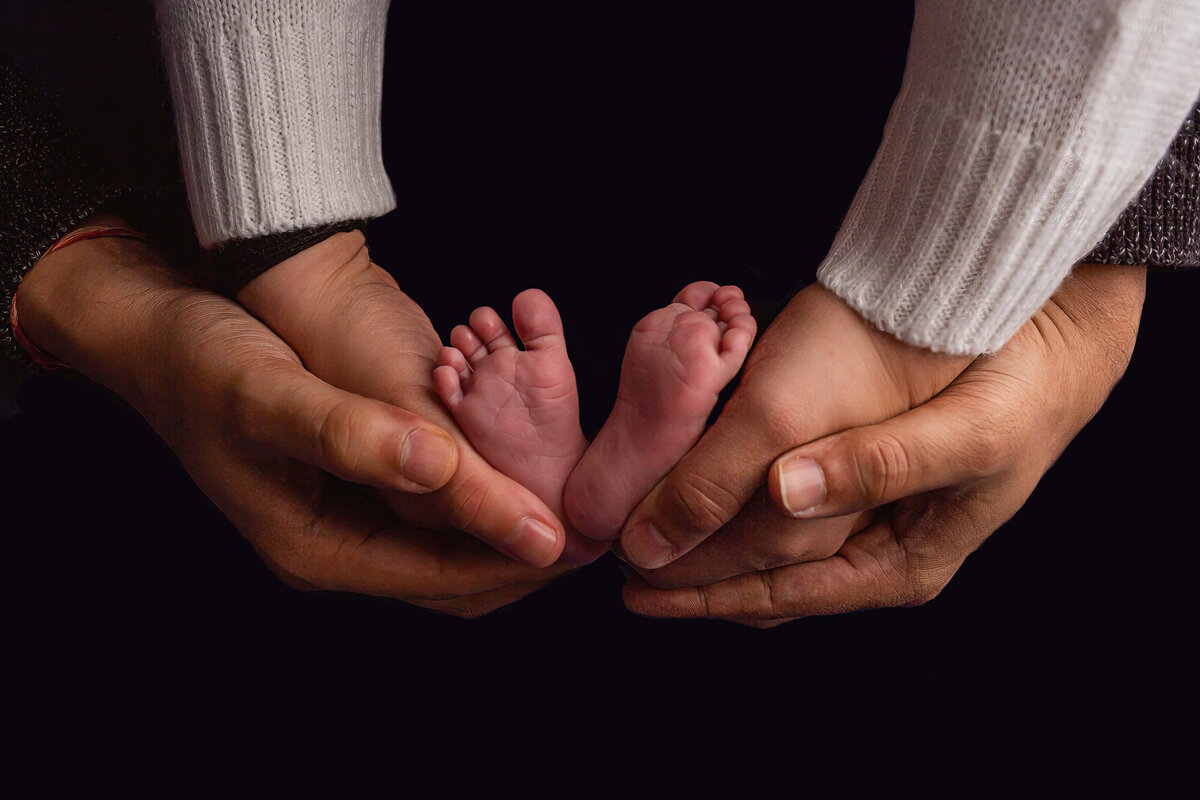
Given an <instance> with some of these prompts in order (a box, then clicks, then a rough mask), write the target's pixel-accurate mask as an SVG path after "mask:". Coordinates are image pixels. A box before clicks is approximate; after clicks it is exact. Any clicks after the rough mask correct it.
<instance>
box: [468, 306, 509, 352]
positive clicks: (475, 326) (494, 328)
mask: <svg viewBox="0 0 1200 800" xmlns="http://www.w3.org/2000/svg"><path fill="white" fill-rule="evenodd" d="M469 322H470V323H471V330H473V331H475V335H476V336H478V337H479V339H480V341H482V342H483V343H484V344H485V345H487V349H488V352H495V351H496V350H501V349H503V348H505V347H516V346H517V342H516V340H515V339H513V337H512V334H511V333H509V332H508V326H507V325H505V324H504V321H503V320H501V319H500V315H499V314H497V313H496V309H494V308H491V307H490V306H483V307H481V308H477V309H475V310H474V311H472V312H471V317H470V320H469Z"/></svg>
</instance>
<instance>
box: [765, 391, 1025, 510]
mask: <svg viewBox="0 0 1200 800" xmlns="http://www.w3.org/2000/svg"><path fill="white" fill-rule="evenodd" d="M993 424H995V425H996V427H997V429H996V430H992V429H991V428H990V427H989V426H991V425H993ZM998 428H999V423H995V422H994V420H993V419H992V418H991V417H988V416H986V415H975V414H971V413H969V409H968V410H967V411H964V408H963V404H962V398H961V397H952V396H951V395H950V394H946V395H942V396H939V397H936V398H934V399H933V400H931V401H930V402H928V403H926V404H925V405H922V406H918V407H917V408H915V409H913V410H912V411H908V412H906V413H904V414H900V415H899V416H896V417H893V418H892V419H889V420H886V421H884V422H881V423H879V424H876V425H866V426H863V427H860V428H851V429H849V430H846V431H843V432H841V433H836V434H833V435H832V436H826V437H825V438H823V439H819V440H817V441H815V442H812V443H810V444H806V445H804V446H802V447H798V448H796V449H795V450H792V451H790V452H788V453H784V454H783V455H781V456H780V457H779V458H778V459H776V461H775V463H774V464H772V466H771V470H770V473H769V475H768V480H767V485H768V488H769V490H770V493H771V497H772V499H773V500H774V501H775V503H776V505H777V506H778V507H779V508H780V509H782V510H783V511H784V512H785V513H787V514H790V515H791V516H794V517H798V518H806V519H807V518H813V517H829V516H839V515H842V514H849V513H852V512H855V511H862V510H865V509H869V508H876V507H878V506H881V505H884V504H886V503H891V502H894V501H896V500H900V499H902V498H904V497H911V496H914V495H918V494H923V493H925V492H929V491H933V490H934V489H941V488H944V487H947V486H956V485H960V484H963V483H965V482H967V481H970V480H973V479H976V478H979V477H981V476H983V475H986V474H988V473H989V472H991V471H992V470H993V469H994V468H995V467H996V465H997V460H998V458H999V457H1000V456H999V455H998V452H999V450H998V448H1001V447H1003V446H1004V439H1005V438H1006V437H1005V436H1003V432H1002V431H1000V430H999V429H998Z"/></svg>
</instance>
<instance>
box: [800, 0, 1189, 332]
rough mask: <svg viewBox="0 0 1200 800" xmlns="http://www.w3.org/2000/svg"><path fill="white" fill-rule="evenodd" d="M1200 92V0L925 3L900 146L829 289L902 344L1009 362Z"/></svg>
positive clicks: (879, 161) (874, 173)
mask: <svg viewBox="0 0 1200 800" xmlns="http://www.w3.org/2000/svg"><path fill="white" fill-rule="evenodd" d="M1197 94H1200V0H1005V2H997V1H996V0H918V2H917V7H916V19H915V21H914V24H913V34H912V44H911V46H910V49H909V55H908V65H907V67H906V70H905V74H904V81H903V84H902V87H901V90H900V94H899V95H898V96H897V98H896V101H895V103H894V105H893V106H892V111H891V115H890V116H889V117H888V122H887V126H886V128H885V131H884V136H883V142H882V144H881V145H880V147H879V151H878V152H877V153H876V155H875V160H874V162H873V163H872V165H871V167H870V169H869V171H868V172H867V175H866V178H865V179H864V180H863V183H862V185H861V186H860V187H859V190H858V193H857V195H856V196H855V198H854V202H853V203H852V204H851V207H850V210H849V212H848V213H847V215H846V218H845V219H844V220H843V222H842V227H841V229H840V230H839V232H838V235H837V238H836V239H835V240H834V243H833V247H832V248H831V250H830V252H829V255H828V256H827V257H826V259H825V261H824V262H823V263H822V265H821V268H820V270H819V271H818V279H819V280H820V281H821V283H823V284H824V285H825V286H826V287H828V288H829V289H830V290H832V291H833V292H835V293H836V294H837V295H838V296H840V297H841V298H842V299H843V300H845V301H846V302H847V303H849V304H850V305H851V306H853V307H854V308H855V309H857V310H858V311H859V312H860V313H861V314H862V315H863V316H864V317H866V318H867V319H869V320H870V321H872V322H873V323H875V324H876V325H878V326H879V327H880V328H882V329H883V330H886V331H888V332H889V333H892V334H893V335H895V336H897V337H899V338H901V339H903V340H905V341H908V342H910V343H912V344H916V345H919V346H922V347H927V348H931V349H933V350H937V351H941V352H948V353H956V354H963V355H971V354H977V353H986V352H994V351H995V350H998V349H999V348H1000V347H1001V346H1002V345H1003V344H1004V343H1005V342H1006V341H1007V340H1008V339H1009V337H1011V336H1012V335H1013V334H1014V333H1016V331H1017V330H1018V329H1019V328H1020V327H1021V325H1022V324H1024V323H1025V321H1026V320H1028V319H1029V318H1030V317H1031V316H1032V315H1033V314H1034V313H1035V312H1036V311H1037V310H1038V308H1040V307H1041V305H1042V304H1043V303H1044V302H1045V301H1046V300H1047V299H1048V298H1049V297H1050V295H1051V294H1053V292H1054V290H1055V289H1056V288H1057V287H1058V285H1059V284H1060V283H1061V282H1062V280H1063V278H1064V277H1066V275H1067V273H1068V272H1069V271H1070V269H1071V267H1072V265H1073V264H1074V263H1075V262H1076V261H1077V260H1078V259H1079V258H1081V257H1082V256H1083V255H1085V254H1086V253H1087V252H1088V251H1089V250H1090V249H1091V248H1092V247H1093V246H1094V245H1095V244H1096V242H1097V241H1098V240H1100V239H1101V238H1102V237H1103V236H1104V234H1105V232H1106V230H1107V229H1108V227H1109V226H1110V225H1111V224H1112V223H1113V222H1114V221H1115V220H1116V218H1117V216H1118V215H1119V214H1120V212H1121V211H1122V210H1123V209H1124V208H1125V206H1126V205H1127V204H1128V203H1129V202H1130V201H1131V200H1132V199H1133V198H1134V196H1135V195H1136V194H1137V192H1138V190H1139V189H1140V188H1141V186H1142V184H1143V183H1144V182H1145V181H1146V180H1147V179H1148V178H1149V177H1150V175H1151V174H1152V173H1153V172H1154V168H1155V165H1156V164H1157V162H1158V161H1159V159H1160V158H1161V157H1162V156H1163V154H1164V152H1166V150H1167V147H1168V145H1169V144H1170V142H1171V139H1172V137H1173V136H1174V135H1175V133H1176V132H1177V131H1178V129H1179V126H1180V124H1181V123H1182V121H1183V120H1184V118H1185V117H1186V116H1187V113H1188V111H1189V110H1190V109H1191V106H1192V104H1193V103H1194V102H1195V100H1196V97H1197Z"/></svg>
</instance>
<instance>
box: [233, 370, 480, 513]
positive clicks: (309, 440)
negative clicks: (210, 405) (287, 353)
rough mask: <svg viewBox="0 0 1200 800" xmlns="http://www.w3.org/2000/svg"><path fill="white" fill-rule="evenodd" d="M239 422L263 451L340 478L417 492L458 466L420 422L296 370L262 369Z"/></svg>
mask: <svg viewBox="0 0 1200 800" xmlns="http://www.w3.org/2000/svg"><path fill="white" fill-rule="evenodd" d="M258 376H259V377H260V378H262V379H263V380H262V381H261V382H259V383H257V385H256V386H253V387H252V388H250V389H249V390H248V391H246V392H245V394H244V396H243V397H241V398H240V401H241V406H242V407H241V408H240V409H239V413H238V417H239V418H240V419H242V420H243V423H244V425H245V427H246V430H247V431H248V433H249V437H250V439H251V441H252V443H254V444H255V445H257V446H259V447H261V448H262V449H264V450H268V451H275V452H281V453H283V454H284V455H287V456H289V457H291V458H294V459H296V460H298V461H303V462H305V463H306V464H310V465H312V466H314V467H317V468H318V469H321V470H324V471H325V472H328V473H330V474H332V475H336V476H337V477H339V478H342V479H344V480H348V481H353V482H355V483H362V484H367V485H369V486H375V487H378V488H381V489H392V490H395V491H400V492H408V493H414V494H424V493H426V492H431V491H433V490H435V489H439V488H441V487H442V486H444V485H445V484H446V482H447V481H449V480H450V478H451V477H452V476H453V475H454V472H455V470H456V469H457V467H458V458H459V454H458V446H457V445H456V444H455V442H454V440H453V439H452V438H450V436H449V434H447V433H446V432H445V431H443V430H442V429H441V428H440V427H438V426H437V425H434V424H433V423H431V422H429V421H427V420H425V419H424V418H422V417H420V416H418V415H416V414H413V413H411V412H408V411H405V410H404V409H401V408H397V407H395V406H393V405H390V404H388V403H384V402H382V401H379V400H373V399H371V398H367V397H362V396H360V395H357V394H353V393H351V392H346V391H343V390H341V389H338V388H336V387H334V386H330V385H329V384H327V383H325V382H324V381H322V380H320V379H319V378H317V377H316V376H314V375H312V374H311V373H309V372H308V371H307V370H305V369H304V368H303V367H301V366H300V365H298V364H297V365H295V366H291V365H289V366H288V367H286V368H284V369H283V370H282V371H276V370H263V371H260V372H259V373H258Z"/></svg>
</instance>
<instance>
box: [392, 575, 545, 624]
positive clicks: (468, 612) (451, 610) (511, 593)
mask: <svg viewBox="0 0 1200 800" xmlns="http://www.w3.org/2000/svg"><path fill="white" fill-rule="evenodd" d="M550 582H551V581H550V580H542V581H535V582H533V583H518V584H513V585H512V586H505V587H503V588H500V589H494V590H492V591H490V592H481V593H479V594H470V595H465V596H463V597H452V598H449V599H447V600H420V599H412V598H410V599H409V600H408V602H409V603H411V604H413V605H415V606H420V607H421V608H427V609H429V610H430V611H437V612H439V613H442V614H450V615H451V616H455V617H462V618H464V619H478V618H479V617H482V616H484V615H485V614H490V613H492V612H493V611H496V610H499V609H501V608H504V607H505V606H507V605H511V604H513V603H515V602H517V601H518V600H522V599H524V598H526V597H528V596H529V595H531V594H533V593H534V592H536V591H537V590H538V589H541V588H542V587H543V586H545V585H546V584H548V583H550Z"/></svg>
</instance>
